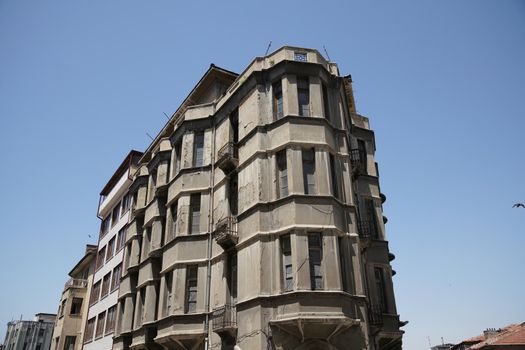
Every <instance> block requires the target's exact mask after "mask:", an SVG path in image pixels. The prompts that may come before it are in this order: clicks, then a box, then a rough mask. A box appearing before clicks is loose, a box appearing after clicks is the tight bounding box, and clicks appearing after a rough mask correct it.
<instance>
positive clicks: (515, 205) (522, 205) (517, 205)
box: [512, 203, 525, 208]
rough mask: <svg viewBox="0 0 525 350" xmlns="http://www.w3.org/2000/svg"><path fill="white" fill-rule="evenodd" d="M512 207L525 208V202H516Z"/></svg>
mask: <svg viewBox="0 0 525 350" xmlns="http://www.w3.org/2000/svg"><path fill="white" fill-rule="evenodd" d="M512 207H513V208H519V207H522V208H525V204H523V203H516V204H514V205H513V206H512Z"/></svg>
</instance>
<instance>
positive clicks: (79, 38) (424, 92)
mask: <svg viewBox="0 0 525 350" xmlns="http://www.w3.org/2000/svg"><path fill="white" fill-rule="evenodd" d="M180 3H183V2H181V1H161V0H157V1H130V0H127V1H99V0H96V1H95V0H92V1H71V0H64V1H25V0H2V1H0V118H1V124H0V125H1V126H0V149H1V150H2V156H1V163H2V171H1V172H0V180H1V181H0V183H1V184H2V186H1V187H0V196H1V198H2V200H1V201H0V219H1V222H2V228H1V229H0V230H1V237H2V252H1V254H0V277H1V280H2V282H1V284H2V286H1V288H0V339H1V340H0V341H3V336H4V332H5V324H6V323H7V322H8V321H9V320H11V319H12V318H15V319H16V318H19V317H20V314H23V315H24V318H30V317H32V315H33V314H35V313H37V312H56V310H57V307H58V300H59V297H60V294H61V291H62V287H63V283H64V282H65V281H66V279H67V272H68V271H69V270H70V269H71V267H72V266H73V265H74V264H75V262H76V261H77V259H79V258H80V256H81V255H82V253H83V249H84V245H85V244H86V243H93V242H94V239H90V238H89V237H88V235H91V236H92V237H95V236H96V233H97V231H98V227H99V220H98V219H97V218H96V216H95V214H96V209H97V203H98V193H99V192H100V190H101V189H102V187H103V185H104V184H105V182H106V181H107V179H108V178H109V176H111V174H112V172H113V171H114V170H115V169H116V167H117V166H118V164H119V163H120V162H121V160H122V159H123V157H124V156H125V155H126V154H127V152H128V151H129V150H130V149H132V148H134V149H138V150H144V149H145V147H146V146H147V145H148V144H149V139H148V137H147V136H146V134H145V133H146V132H148V133H150V134H152V135H154V134H156V133H157V132H158V131H159V129H160V128H161V127H162V126H163V125H164V123H165V121H166V120H165V117H164V115H163V112H166V113H168V114H171V113H172V112H173V111H174V110H175V109H176V108H177V107H178V105H179V104H180V102H181V101H182V99H183V98H184V97H185V96H186V94H187V93H188V92H189V90H190V89H191V88H192V87H193V86H194V84H195V83H196V82H197V80H198V79H199V78H200V77H201V75H202V74H203V73H204V72H205V71H206V70H207V68H208V67H209V65H210V63H215V64H217V65H219V66H221V67H224V68H227V69H230V70H233V71H237V72H240V71H242V70H243V69H244V67H245V66H246V65H247V64H248V63H249V62H250V61H251V60H252V59H253V58H254V57H255V56H261V55H263V54H264V52H265V50H266V47H267V45H268V42H269V41H270V40H271V41H273V45H272V49H276V48H278V47H279V46H282V45H286V44H289V45H298V46H306V47H312V48H317V49H319V50H320V51H322V48H323V45H324V46H326V48H327V50H328V53H329V54H330V57H331V59H332V60H334V61H336V62H338V63H339V67H340V69H341V72H342V73H343V74H352V76H353V79H354V86H355V91H356V99H357V107H358V111H359V112H360V113H362V114H364V115H367V116H369V117H370V120H371V124H372V127H373V128H374V130H375V131H376V137H377V159H378V161H379V165H380V172H381V184H382V190H383V192H384V193H385V194H386V195H387V197H388V199H387V202H386V203H385V214H386V215H387V216H388V218H389V222H388V225H387V235H388V237H389V240H390V244H391V250H392V251H393V252H394V253H395V254H396V256H397V258H396V260H394V261H393V267H394V269H396V270H397V275H396V276H395V277H394V283H395V292H396V297H397V306H398V310H399V313H400V314H401V319H403V320H409V321H410V323H409V324H408V325H407V326H406V327H405V330H406V335H405V340H404V344H405V348H406V349H409V350H412V349H425V348H428V340H427V337H430V340H431V342H432V344H436V343H439V342H440V337H444V339H445V341H450V342H457V341H459V340H461V339H462V338H465V337H470V336H473V335H475V334H478V333H479V332H481V331H482V330H483V329H485V328H487V327H501V326H504V325H506V324H508V323H511V322H523V321H525V301H524V298H523V296H524V295H525V278H524V276H525V274H524V272H523V271H524V270H523V266H524V263H525V258H524V256H525V255H524V247H525V232H524V229H525V209H512V208H511V206H512V204H514V203H515V202H517V201H522V202H523V201H525V191H524V184H525V177H524V173H525V165H524V157H523V150H524V137H523V134H524V132H525V121H524V120H525V108H524V103H525V2H524V1H510V0H508V1H507V0H506V1H481V0H476V1H452V0H450V1H437V0H435V1H429V0H421V1H411V2H408V1H391V0H388V1H379V0H378V1H359V2H356V1H289V2H288V1H286V2H285V1H266V2H257V3H252V4H246V3H244V2H233V1H214V2H211V1H210V2H209V3H204V2H202V1H193V2H190V1H185V2H184V5H178V4H180Z"/></svg>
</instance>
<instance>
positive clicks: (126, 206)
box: [120, 193, 131, 216]
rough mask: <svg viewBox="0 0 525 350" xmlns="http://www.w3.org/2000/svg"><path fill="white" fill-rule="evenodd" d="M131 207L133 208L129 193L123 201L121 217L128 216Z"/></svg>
mask: <svg viewBox="0 0 525 350" xmlns="http://www.w3.org/2000/svg"><path fill="white" fill-rule="evenodd" d="M130 207H131V195H130V194H129V193H127V194H126V195H125V196H124V198H123V199H122V210H121V212H120V216H123V215H124V214H126V213H127V211H128V210H129V208H130Z"/></svg>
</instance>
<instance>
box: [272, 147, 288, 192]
mask: <svg viewBox="0 0 525 350" xmlns="http://www.w3.org/2000/svg"><path fill="white" fill-rule="evenodd" d="M275 158H276V161H277V182H278V188H277V190H278V195H277V197H279V198H283V197H286V196H288V168H287V163H286V162H287V160H286V150H285V149H284V150H282V151H279V152H277V154H276V155H275Z"/></svg>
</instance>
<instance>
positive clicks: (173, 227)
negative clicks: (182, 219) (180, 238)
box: [168, 201, 179, 240]
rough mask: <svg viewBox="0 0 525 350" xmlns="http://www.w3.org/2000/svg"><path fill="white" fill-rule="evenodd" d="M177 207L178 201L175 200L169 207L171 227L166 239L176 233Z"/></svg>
mask: <svg viewBox="0 0 525 350" xmlns="http://www.w3.org/2000/svg"><path fill="white" fill-rule="evenodd" d="M178 208H179V202H178V201H176V202H175V203H173V204H172V205H171V207H170V213H171V228H170V236H169V238H168V240H171V239H172V238H174V237H175V236H176V235H177V216H178Z"/></svg>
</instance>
